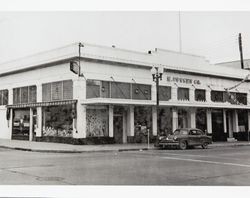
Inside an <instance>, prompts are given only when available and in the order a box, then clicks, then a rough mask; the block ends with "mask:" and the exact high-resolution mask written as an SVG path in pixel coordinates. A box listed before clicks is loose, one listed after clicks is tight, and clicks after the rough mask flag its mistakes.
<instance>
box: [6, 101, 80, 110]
mask: <svg viewBox="0 0 250 198" xmlns="http://www.w3.org/2000/svg"><path fill="white" fill-rule="evenodd" d="M76 103H77V100H59V101H53V102H35V103H24V104H13V105H6V107H7V108H10V109H15V108H27V107H48V106H60V105H68V104H76Z"/></svg>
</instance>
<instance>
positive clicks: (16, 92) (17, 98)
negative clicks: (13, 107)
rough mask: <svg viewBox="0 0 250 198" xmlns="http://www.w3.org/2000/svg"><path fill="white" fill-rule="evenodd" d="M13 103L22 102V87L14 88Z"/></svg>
mask: <svg viewBox="0 0 250 198" xmlns="http://www.w3.org/2000/svg"><path fill="white" fill-rule="evenodd" d="M13 103H14V104H19V103H20V88H15V89H13Z"/></svg>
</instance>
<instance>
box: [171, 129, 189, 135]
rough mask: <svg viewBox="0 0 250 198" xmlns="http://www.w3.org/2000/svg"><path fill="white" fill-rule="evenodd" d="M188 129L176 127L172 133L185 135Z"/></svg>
mask: <svg viewBox="0 0 250 198" xmlns="http://www.w3.org/2000/svg"><path fill="white" fill-rule="evenodd" d="M187 134H188V131H187V130H186V129H176V130H175V131H174V135H187Z"/></svg>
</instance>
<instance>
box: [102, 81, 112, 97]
mask: <svg viewBox="0 0 250 198" xmlns="http://www.w3.org/2000/svg"><path fill="white" fill-rule="evenodd" d="M101 97H102V98H110V82H108V81H102V87H101Z"/></svg>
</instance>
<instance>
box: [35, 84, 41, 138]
mask: <svg viewBox="0 0 250 198" xmlns="http://www.w3.org/2000/svg"><path fill="white" fill-rule="evenodd" d="M42 93H43V92H42V85H41V84H37V85H36V97H37V99H36V101H37V102H42V101H43V96H42ZM36 111H37V118H36V119H37V129H36V137H42V131H43V130H42V128H43V120H42V118H43V116H42V107H37V108H36Z"/></svg>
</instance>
